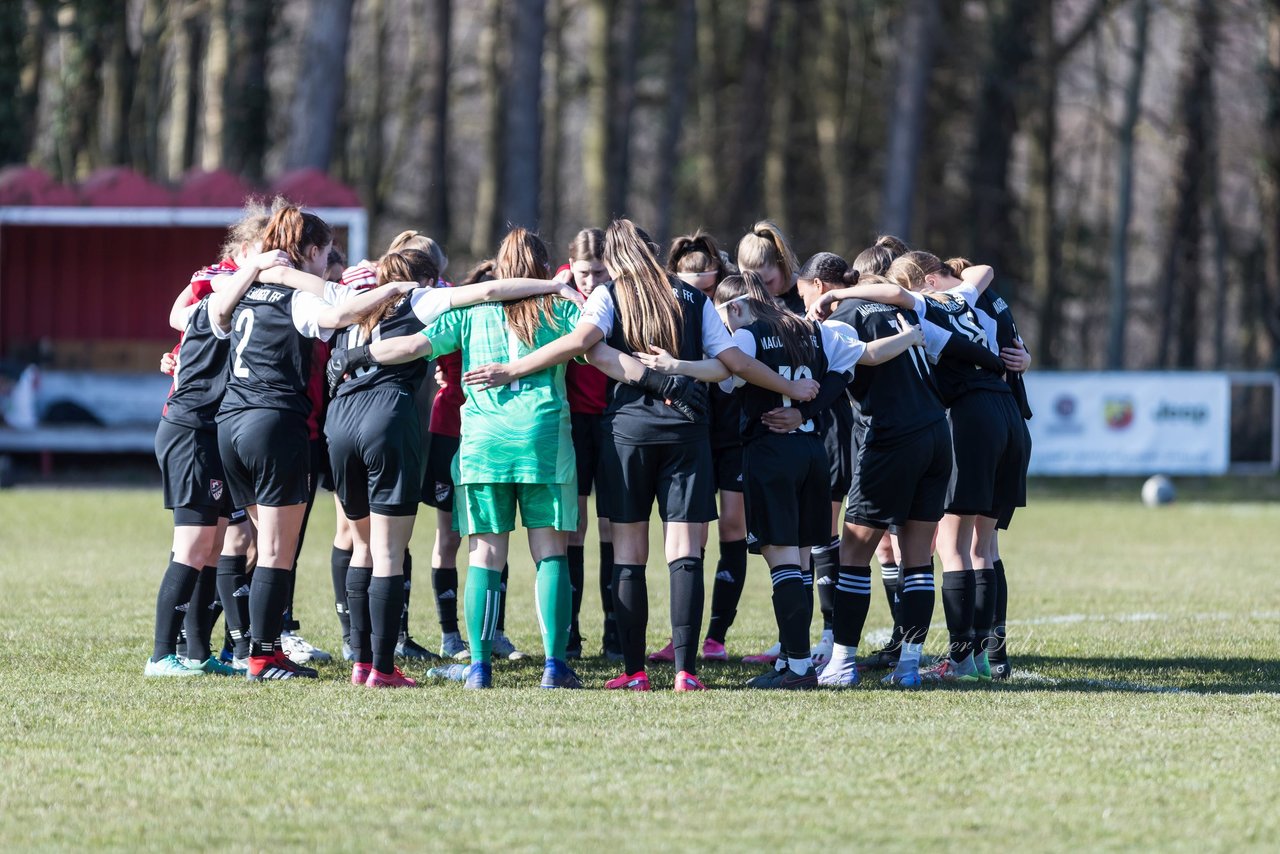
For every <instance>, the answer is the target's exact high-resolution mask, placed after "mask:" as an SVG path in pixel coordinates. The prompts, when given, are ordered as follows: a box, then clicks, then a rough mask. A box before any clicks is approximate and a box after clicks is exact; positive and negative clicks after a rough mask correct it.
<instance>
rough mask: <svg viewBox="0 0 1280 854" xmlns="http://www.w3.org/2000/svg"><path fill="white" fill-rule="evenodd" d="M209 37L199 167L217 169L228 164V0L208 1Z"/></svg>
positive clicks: (229, 60)
mask: <svg viewBox="0 0 1280 854" xmlns="http://www.w3.org/2000/svg"><path fill="white" fill-rule="evenodd" d="M208 8H209V14H208V20H209V37H208V41H207V42H206V44H205V56H204V84H203V86H202V87H201V88H202V95H203V99H204V104H203V105H202V106H203V110H202V113H203V120H202V121H201V123H200V124H201V134H200V168H202V169H208V170H212V169H217V168H219V167H220V166H222V165H223V163H224V162H225V161H226V155H225V150H226V149H225V146H226V142H227V139H226V133H225V130H226V114H227V75H228V74H229V73H230V70H231V8H230V2H229V0H208Z"/></svg>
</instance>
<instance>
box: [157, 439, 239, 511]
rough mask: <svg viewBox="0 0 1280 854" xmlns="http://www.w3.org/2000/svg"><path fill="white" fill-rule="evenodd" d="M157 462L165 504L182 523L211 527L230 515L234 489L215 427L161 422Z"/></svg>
mask: <svg viewBox="0 0 1280 854" xmlns="http://www.w3.org/2000/svg"><path fill="white" fill-rule="evenodd" d="M156 461H157V462H158V463H160V478H161V481H162V482H163V483H164V506H165V507H166V508H168V509H170V510H172V511H174V521H175V522H176V523H177V524H179V525H200V526H204V527H209V526H212V525H216V524H218V517H219V516H230V515H231V492H230V490H228V489H227V479H226V476H225V475H224V474H223V469H222V457H221V456H220V455H219V454H218V433H217V431H216V430H200V429H197V428H195V427H186V426H183V425H181V424H173V423H171V422H169V421H161V422H160V425H159V426H158V427H156Z"/></svg>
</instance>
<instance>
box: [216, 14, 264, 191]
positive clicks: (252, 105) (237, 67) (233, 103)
mask: <svg viewBox="0 0 1280 854" xmlns="http://www.w3.org/2000/svg"><path fill="white" fill-rule="evenodd" d="M275 8H276V4H275V3H260V2H257V0H232V5H231V22H232V24H231V43H232V47H231V54H232V56H234V57H235V63H234V64H233V65H232V66H231V69H230V74H229V76H228V81H227V100H226V108H227V110H226V119H225V120H224V123H223V132H224V137H225V139H226V143H225V149H224V152H225V155H224V162H225V163H226V165H227V167H228V168H229V169H232V170H235V171H239V172H243V173H244V174H245V176H246V177H248V178H249V179H250V180H255V181H256V180H260V179H261V178H262V161H263V158H264V157H265V156H266V153H267V146H268V143H269V140H270V136H269V133H268V131H269V128H270V124H269V120H268V116H269V113H270V106H271V104H270V91H269V90H268V88H267V70H268V67H269V66H268V63H269V60H270V52H269V49H270V46H271V44H272V28H273V27H274V26H275Z"/></svg>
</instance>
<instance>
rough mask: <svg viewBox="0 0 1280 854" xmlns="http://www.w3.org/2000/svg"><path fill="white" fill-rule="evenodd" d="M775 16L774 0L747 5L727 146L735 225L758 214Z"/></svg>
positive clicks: (756, 0)
mask: <svg viewBox="0 0 1280 854" xmlns="http://www.w3.org/2000/svg"><path fill="white" fill-rule="evenodd" d="M777 21H778V3H777V0H753V2H752V3H751V5H750V6H749V7H748V8H747V13H746V23H747V36H746V42H745V46H744V50H743V63H742V74H741V79H742V91H741V93H740V94H739V96H738V105H739V108H738V116H737V122H736V123H735V127H734V133H733V142H734V144H733V145H732V146H731V147H730V152H731V154H730V163H731V164H732V166H731V167H730V169H731V171H730V172H729V173H728V176H729V182H728V186H727V187H725V188H724V190H725V191H727V193H728V210H729V215H730V216H731V217H734V219H735V220H736V221H735V222H732V223H730V224H731V225H733V226H735V227H743V228H745V227H749V226H750V225H751V223H752V222H753V221H755V220H757V219H759V218H760V214H761V205H760V203H761V191H762V190H763V178H764V157H765V151H766V148H767V145H768V140H769V136H768V128H769V108H770V99H769V90H768V86H769V76H770V73H771V71H772V66H773V64H774V61H775V59H774V52H775V50H776V47H775V46H774V42H773V36H774V30H775V27H776V25H777Z"/></svg>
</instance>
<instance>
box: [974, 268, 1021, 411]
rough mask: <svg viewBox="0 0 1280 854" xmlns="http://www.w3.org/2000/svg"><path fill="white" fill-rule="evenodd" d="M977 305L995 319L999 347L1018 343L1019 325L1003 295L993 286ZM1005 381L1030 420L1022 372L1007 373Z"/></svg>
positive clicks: (1002, 347) (983, 294) (986, 291)
mask: <svg viewBox="0 0 1280 854" xmlns="http://www.w3.org/2000/svg"><path fill="white" fill-rule="evenodd" d="M976 307H977V309H978V310H979V311H983V312H985V313H986V314H987V315H988V316H990V317H991V318H992V319H994V320H995V324H996V345H997V347H998V349H1001V350H1003V349H1005V348H1006V347H1013V346H1015V345H1016V343H1017V340H1018V339H1019V338H1020V337H1021V336H1019V335H1018V325H1017V324H1016V323H1015V322H1014V320H1013V310H1012V309H1010V308H1009V303H1007V302H1006V301H1005V300H1004V298H1003V297H1001V296H1000V295H999V294H998V293H996V292H995V291H993V290H992V289H991V288H987V289H986V290H985V291H983V293H982V296H980V297H979V298H978V304H977V306H976ZM1005 382H1007V383H1008V384H1009V390H1010V391H1012V392H1013V397H1014V399H1015V400H1016V401H1017V402H1018V409H1019V411H1021V413H1022V417H1023V418H1024V419H1028V420H1029V419H1030V418H1031V404H1030V402H1029V401H1028V400H1027V384H1026V381H1025V380H1024V379H1023V376H1022V374H1013V373H1006V374H1005Z"/></svg>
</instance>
